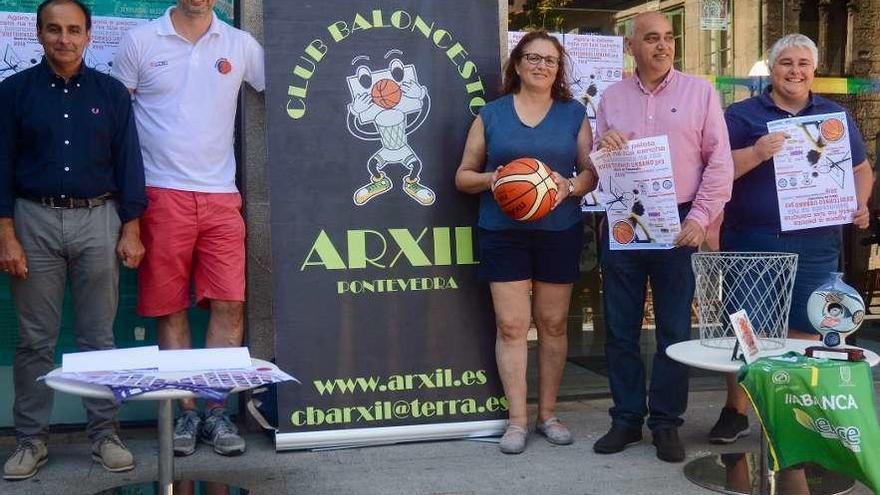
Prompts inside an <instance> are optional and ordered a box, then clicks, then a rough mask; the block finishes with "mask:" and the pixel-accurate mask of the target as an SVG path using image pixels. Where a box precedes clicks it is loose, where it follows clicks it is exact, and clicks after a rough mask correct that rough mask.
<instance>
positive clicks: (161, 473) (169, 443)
mask: <svg viewBox="0 0 880 495" xmlns="http://www.w3.org/2000/svg"><path fill="white" fill-rule="evenodd" d="M251 361H252V362H253V365H254V366H256V367H259V368H271V369H273V370H278V368H277V367H276V366H275V365H274V364H272V363H270V362H268V361H263V360H262V359H251ZM60 373H61V368H56V369H54V370H52V371H51V372H50V373H49V374H48V375H46V385H47V386H49V387H51V388H53V389H55V390H58V391H60V392H65V393H68V394H73V395H79V396H81V397H91V398H96V399H113V392H112V391H111V390H110V388H109V387H107V386H104V385H95V384H92V383H85V382H80V381H76V380H67V379H64V378H59V377H58V375H59V374H60ZM175 375H179V373H175ZM157 376H159V377H161V376H162V375H161V374H158V375H157ZM245 390H248V389H247V388H236V389H234V390H232V391H231V392H230V393H238V392H243V391H245ZM193 398H196V394H195V393H193V392H190V391H187V390H175V389H166V390H158V391H155V392H147V393H145V394H141V395H135V396H133V397H131V398H129V399H128V400H138V401H140V400H154V401H156V402H158V409H159V414H158V419H157V424H158V428H157V430H158V436H159V470H158V476H157V479H156V482H155V483H141V484H133V485H126V486H121V487H116V488H113V489H111V490H107V491H103V492H100V493H101V494H112V493H144V494H147V493H159V494H161V495H172V494H173V493H174V486H175V483H182V484H185V485H187V486H186V487H185V489H184V491H185V492H186V493H192V494H199V493H202V491H203V490H204V489H206V488H208V487H209V486H211V488H212V489H213V490H216V485H218V483H213V482H205V481H189V480H181V481H178V482H175V481H174V448H173V433H174V407H173V401H175V400H178V399H193ZM225 488H226V491H225V493H229V494H247V491H246V490H244V489H242V488H238V487H233V486H228V485H226V486H225ZM214 493H216V492H214Z"/></svg>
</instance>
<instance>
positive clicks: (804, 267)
mask: <svg viewBox="0 0 880 495" xmlns="http://www.w3.org/2000/svg"><path fill="white" fill-rule="evenodd" d="M817 64H818V51H817V50H816V44H815V43H813V41H812V40H811V39H810V38H808V37H806V36H804V35H802V34H789V35H787V36H784V37H783V38H781V39H780V40H779V41H777V42H776V43H775V44H774V45H773V47H772V48H771V49H770V56H769V65H770V78H771V86H770V87H769V88H767V89H766V90H765V91H764V93H763V94H761V95H759V96H756V97H754V98H749V99H748V100H745V101H742V102H739V103H734V104H733V105H731V106H730V107H729V108H728V109H727V112H726V113H725V119H726V120H727V129H728V133H729V134H730V147H731V149H732V150H733V160H734V165H735V167H736V170H735V175H734V178H735V180H734V183H733V194H732V196H731V199H730V202H728V203H727V206H726V207H725V209H724V224H723V225H722V227H721V249H722V251H761V252H787V253H797V255H798V268H797V273H796V275H795V282H794V290H793V293H792V301H791V309H790V311H789V318H788V323H789V330H788V337H789V338H796V339H798V338H799V339H813V340H815V339H818V334H817V332H816V331H815V330H814V329H813V327H812V325H811V324H810V320H809V318H808V316H807V299H808V298H809V296H810V293H812V292H813V291H814V290H815V289H816V288H818V287H819V286H820V285H822V282H824V281H825V280H826V279H827V278H828V274H829V272H833V271H837V268H838V260H839V258H840V244H841V228H840V226H831V227H818V228H811V229H804V230H795V231H786V232H783V231H782V228H781V225H780V220H779V208H778V202H777V197H776V181H775V174H774V168H773V155H775V154H776V153H778V152H779V151H780V150H781V149H782V146H783V144H784V142H785V139H786V136H785V135H784V134H783V133H781V132H773V133H768V132H767V122H770V121H773V120H780V119H785V118H789V117H801V116H805V115H820V114H827V113H835V112H845V111H846V110H845V109H844V108H843V107H841V106H840V105H838V104H836V103H834V102H832V101H830V100H828V99H826V98H823V97H821V96H818V95H815V94H813V93H812V92H811V91H810V88H811V86H812V83H813V73H814V71H815V70H816V65H817ZM847 125H848V127H849V139H850V147H851V151H852V163H853V164H854V165H853V168H852V171H853V175H854V177H855V186H856V199H857V202H858V210H857V211H856V212H855V213H854V214H853V220H852V221H853V224H855V225H856V226H857V227H858V228H861V229H864V228H867V226H868V221H869V216H868V207H867V204H868V198H869V197H870V195H871V187H872V184H873V172H872V171H871V167H870V165H869V164H868V160H867V159H866V158H865V146H864V143H863V142H862V135H861V133H860V132H859V129H858V127H857V126H856V125H855V122H854V121H853V119H852V117H851V116H850V115H849V113H847ZM727 381H728V386H727V403H726V405H725V407H724V409H723V410H722V412H721V417H720V418H719V419H718V422H717V423H716V424H715V426H714V427H713V428H712V431H711V432H710V433H709V440H710V441H711V442H713V443H730V442H734V441H735V440H736V439H737V438H739V437H740V436H742V435H745V434H747V433H748V429H749V426H748V418H747V416H746V415H745V413H746V410H747V409H748V407H749V406H748V399H747V398H746V396H745V394H744V393H743V392H742V391H741V390H740V389H739V387H737V386H736V379H735V377H734V376H733V375H730V376H728V377H727Z"/></svg>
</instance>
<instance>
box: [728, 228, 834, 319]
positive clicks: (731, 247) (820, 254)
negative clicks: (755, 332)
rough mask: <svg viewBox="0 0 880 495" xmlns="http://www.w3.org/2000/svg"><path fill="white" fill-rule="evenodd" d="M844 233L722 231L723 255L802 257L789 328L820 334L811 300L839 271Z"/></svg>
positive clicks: (798, 262) (822, 231)
mask: <svg viewBox="0 0 880 495" xmlns="http://www.w3.org/2000/svg"><path fill="white" fill-rule="evenodd" d="M840 246H841V233H840V230H838V229H821V230H819V231H817V232H798V233H794V234H791V233H781V234H772V233H764V232H753V231H748V230H739V229H728V228H724V229H722V231H721V250H722V251H753V252H773V253H794V254H797V255H798V260H797V273H796V274H795V279H794V289H793V290H792V294H791V308H790V310H789V313H788V328H791V329H794V330H798V331H800V332H803V333H812V334H817V333H818V332H817V331H816V329H814V328H813V325H812V324H811V323H810V318H809V317H808V316H807V300H808V299H809V298H810V294H812V293H813V291H814V290H816V289H818V288H819V287H820V286H821V285H822V284H823V283H824V282H826V281H827V280H828V277H829V274H830V273H831V272H836V271H838V267H839V260H840Z"/></svg>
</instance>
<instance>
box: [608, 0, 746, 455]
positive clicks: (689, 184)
mask: <svg viewBox="0 0 880 495" xmlns="http://www.w3.org/2000/svg"><path fill="white" fill-rule="evenodd" d="M626 47H627V49H628V50H629V52H630V54H631V55H632V56H633V58H634V59H635V63H636V73H635V75H634V77H631V78H629V79H625V80H623V81H621V82H618V83H617V84H614V85H613V86H611V87H609V88H608V89H607V90H606V91H605V93H604V94H603V96H602V101H601V102H600V104H599V110H598V115H597V121H596V125H597V132H598V135H599V136H600V139H599V141H598V143H597V144H598V147H599V148H600V149H601V148H609V149H619V148H621V147H622V146H624V145H625V144H626V142H627V141H628V140H630V139H638V138H644V137H651V136H662V135H666V136H667V137H668V140H669V146H670V153H671V156H672V168H673V175H674V177H675V188H676V197H677V199H678V204H679V216H680V218H681V220H682V224H681V233H680V234H679V235H678V237H677V238H676V247H675V248H674V249H668V250H637V251H611V250H610V249H609V247H608V241H607V239H605V240H604V241H603V243H602V248H601V266H602V276H603V282H602V283H603V290H604V306H605V318H606V321H607V338H606V343H605V355H606V357H607V358H608V376H609V382H610V386H611V393H612V397H613V399H614V406H613V407H612V408H611V409H610V411H609V412H610V414H611V420H612V423H611V429H610V430H609V432H608V433H607V434H606V435H605V436H603V437H602V438H600V439H599V440H598V441H597V442H596V443H595V444H594V445H593V450H594V451H595V452H597V453H600V454H611V453H615V452H620V451H622V450H623V449H624V448H625V447H626V446H627V445H630V444H633V443H637V442H640V441H641V440H642V423H643V422H644V420H645V416H646V415H647V416H648V420H647V423H648V428H650V429H651V431H652V436H653V443H654V445H655V446H656V447H657V457H658V458H660V459H661V460H664V461H667V462H681V461H682V460H684V458H685V452H684V447H683V446H682V444H681V441H680V440H679V438H678V427H679V426H681V424H682V419H681V415H682V414H683V413H684V411H685V409H686V408H687V395H688V370H687V367H686V366H685V365H683V364H679V363H676V362H674V361H672V360H671V359H670V358H669V357H668V356H667V355H666V348H667V347H668V346H670V345H672V344H675V343H678V342H681V341H684V340H688V339H689V338H690V330H691V320H690V315H691V301H692V299H693V294H694V275H693V272H692V270H691V260H690V258H691V254H692V253H693V252H695V251H696V250H697V248H698V247H699V246H700V244H702V243H703V241H704V240H705V238H706V230H707V228H708V226H709V224H710V223H711V222H712V221H713V220H715V219H716V218H717V217H718V215H719V214H720V213H721V211H722V210H723V208H724V204H725V203H726V202H727V200H728V199H729V198H730V191H731V185H732V183H733V159H732V158H731V154H730V145H729V142H728V137H727V127H726V125H725V123H724V115H723V113H722V111H721V106H720V104H719V101H718V95H717V94H716V93H715V90H714V89H713V88H712V86H711V85H710V84H709V83H707V82H706V81H704V80H702V79H699V78H696V77H691V76H688V75H685V74H682V73H681V72H678V71H676V70H675V69H673V67H672V61H673V60H674V58H675V36H674V33H673V31H672V25H671V24H670V22H669V20H668V19H667V18H666V16H664V15H663V14H661V13H659V12H647V13H643V14H640V15H638V16H637V17H636V18H635V21H634V22H633V26H632V33H628V35H627V37H626ZM606 237H607V236H606ZM649 279H650V281H651V288H652V292H653V296H654V314H655V320H656V339H657V351H656V354H655V355H654V360H653V368H652V373H651V385H650V388H649V390H648V391H647V392H646V383H645V382H646V380H645V368H644V366H643V364H642V358H641V356H640V347H639V338H640V336H641V332H642V317H643V308H644V305H645V287H646V282H647V281H648V280H649Z"/></svg>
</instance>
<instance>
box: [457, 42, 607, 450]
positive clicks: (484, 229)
mask: <svg viewBox="0 0 880 495" xmlns="http://www.w3.org/2000/svg"><path fill="white" fill-rule="evenodd" d="M565 57H566V56H565V51H564V49H563V47H562V45H561V44H560V43H559V41H558V40H556V38H554V37H552V36H550V35H548V34H547V33H545V32H531V33H529V34H526V35H525V36H524V37H523V38H522V40H521V41H520V42H519V43H518V44H517V45H516V48H514V49H513V51H512V52H511V54H510V59H509V61H508V62H507V66H506V67H505V70H504V82H503V88H502V94H503V96H502V97H501V98H498V99H497V100H495V101H493V102H491V103H489V104H488V105H486V106H485V107H484V108H483V109H482V111H481V112H480V115H479V116H478V117H477V118H476V119H475V120H474V123H473V125H472V126H471V129H470V132H469V133H468V138H467V143H466V144H465V149H464V154H463V156H462V160H461V165H460V166H459V168H458V172H457V173H456V176H455V183H456V187H458V189H459V190H460V191H463V192H466V193H471V194H481V197H480V218H479V226H480V276H481V278H483V279H484V280H487V281H489V283H490V288H491V292H492V303H493V306H494V308H495V321H496V327H497V331H496V339H497V340H496V344H495V356H496V360H497V362H498V372H499V375H500V376H501V382H502V384H503V385H504V393H505V395H506V396H507V400H508V404H509V408H508V410H509V422H508V427H507V430H506V431H505V433H504V436H503V437H502V438H501V442H500V444H499V448H500V449H501V451H502V452H504V453H506V454H518V453H520V452H522V451H523V450H524V449H525V446H526V438H527V436H528V430H527V424H528V415H527V412H526V356H527V345H526V335H527V334H528V331H529V325H530V322H531V319H532V315H534V319H535V324H536V326H537V327H538V343H539V347H538V370H539V372H538V376H539V378H538V420H537V426H536V429H537V431H538V432H539V433H541V434H543V435H544V436H546V437H547V440H548V441H550V442H552V443H556V444H568V443H571V442H572V436H571V433H570V432H569V431H568V428H566V427H565V425H563V424H562V423H561V422H560V421H559V420H558V419H557V418H556V412H555V410H556V393H557V391H558V390H559V383H560V381H561V380H562V368H563V367H564V366H565V358H566V352H567V346H568V341H567V337H566V335H565V329H566V319H567V317H568V304H569V299H570V297H571V288H572V284H573V283H574V281H575V280H577V278H578V276H579V271H578V261H579V258H580V252H581V247H582V245H583V228H582V225H581V220H582V214H581V211H580V206H579V203H580V202H579V198H577V196H580V195H583V194H585V193H586V192H587V191H590V190H592V189H593V188H594V187H595V185H596V175H595V172H594V171H593V170H592V168H591V167H589V166H588V164H587V162H588V155H589V152H590V148H591V146H592V139H591V136H592V132H591V131H590V124H589V121H588V120H587V119H586V111H585V109H584V107H583V105H581V104H580V103H578V102H577V101H575V100H573V99H572V96H571V91H570V90H569V88H568V85H567V83H566V79H565V74H566V72H565V67H566V62H567V61H566V58H565ZM521 157H532V158H537V159H538V160H541V161H542V162H544V163H545V164H546V165H547V166H548V167H550V168H551V169H552V170H553V172H552V175H553V180H554V181H555V182H556V184H557V186H558V190H559V191H558V196H557V202H556V205H555V207H554V209H553V211H551V212H550V214H548V215H547V216H546V217H544V218H542V219H540V220H537V221H534V222H529V223H523V222H517V221H515V220H512V219H510V218H508V217H507V216H505V215H504V213H502V212H501V209H500V208H499V207H498V204H497V203H496V202H495V199H494V198H493V196H492V191H491V188H492V184H494V182H495V178H496V174H497V170H498V169H499V168H501V167H502V166H503V165H504V164H506V163H509V162H511V161H513V160H515V159H517V158H521ZM575 170H578V171H579V172H585V173H579V174H578V175H577V176H576V177H572V175H573V173H574V171H575ZM530 290H531V293H532V296H531V300H530V298H529V291H530Z"/></svg>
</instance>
